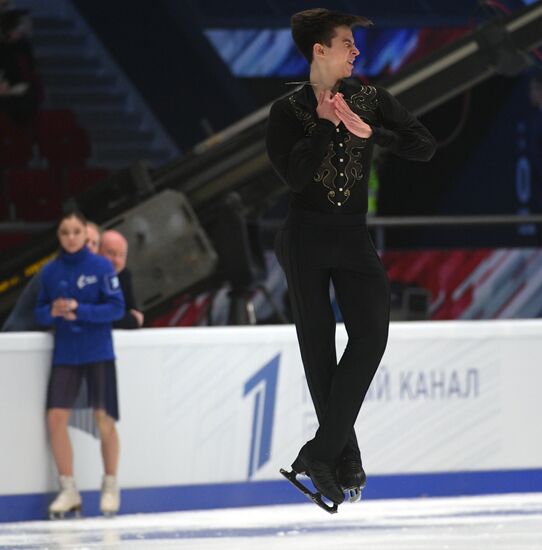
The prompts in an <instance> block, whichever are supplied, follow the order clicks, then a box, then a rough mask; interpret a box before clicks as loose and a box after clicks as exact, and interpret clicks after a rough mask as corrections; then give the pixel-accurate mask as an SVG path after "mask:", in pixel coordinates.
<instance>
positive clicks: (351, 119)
mask: <svg viewBox="0 0 542 550" xmlns="http://www.w3.org/2000/svg"><path fill="white" fill-rule="evenodd" d="M333 99H334V103H335V113H336V114H337V116H338V117H339V119H340V120H341V122H342V123H343V124H344V125H345V126H346V129H347V130H348V131H349V132H351V133H352V134H354V135H356V136H358V137H360V138H363V139H368V138H370V137H371V136H372V135H373V129H372V128H371V127H370V126H369V125H368V124H367V123H366V122H364V121H363V120H362V119H361V118H360V117H359V115H357V114H356V113H354V112H353V111H352V110H351V109H350V107H349V106H348V103H346V101H345V100H344V98H343V97H342V94H336V95H335V97H334V98H333Z"/></svg>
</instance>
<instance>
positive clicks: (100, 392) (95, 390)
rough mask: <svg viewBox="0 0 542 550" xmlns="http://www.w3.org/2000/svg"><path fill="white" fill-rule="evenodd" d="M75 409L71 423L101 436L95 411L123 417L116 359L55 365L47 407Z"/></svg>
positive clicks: (115, 417)
mask: <svg viewBox="0 0 542 550" xmlns="http://www.w3.org/2000/svg"><path fill="white" fill-rule="evenodd" d="M54 408H59V409H71V411H72V413H71V415H70V420H69V424H70V426H73V427H74V428H78V429H80V430H83V431H85V432H88V433H90V434H92V435H94V436H95V437H99V431H98V427H97V425H96V421H95V418H94V411H95V410H105V412H106V413H107V415H108V416H110V417H111V418H113V419H115V420H119V407H118V397H117V372H116V367H115V361H100V362H97V363H88V364H86V365H54V366H53V367H52V369H51V375H50V377H49V385H48V388H47V409H54Z"/></svg>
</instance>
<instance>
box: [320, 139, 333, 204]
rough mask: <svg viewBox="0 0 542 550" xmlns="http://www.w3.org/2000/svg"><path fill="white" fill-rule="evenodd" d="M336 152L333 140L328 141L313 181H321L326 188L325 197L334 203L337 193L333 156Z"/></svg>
mask: <svg viewBox="0 0 542 550" xmlns="http://www.w3.org/2000/svg"><path fill="white" fill-rule="evenodd" d="M336 156H337V155H336V153H335V151H334V150H333V142H332V141H330V142H329V144H328V146H327V153H326V156H325V157H324V160H323V161H322V163H321V164H320V166H319V168H318V170H317V171H316V174H315V175H314V181H315V182H316V183H321V184H322V185H323V186H324V187H325V188H326V189H328V193H327V198H328V200H329V201H330V202H331V203H333V204H335V200H334V199H335V196H336V194H337V192H336V188H335V179H336V178H337V173H338V172H337V169H336V168H335V166H333V162H332V160H333V157H336Z"/></svg>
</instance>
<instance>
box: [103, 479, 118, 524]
mask: <svg viewBox="0 0 542 550" xmlns="http://www.w3.org/2000/svg"><path fill="white" fill-rule="evenodd" d="M119 508H120V491H119V486H118V485H117V478H116V477H115V476H108V475H104V477H103V481H102V496H101V498H100V510H101V512H102V514H103V515H104V516H108V517H113V516H114V515H115V514H116V513H117V512H118V511H119Z"/></svg>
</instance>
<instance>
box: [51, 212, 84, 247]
mask: <svg viewBox="0 0 542 550" xmlns="http://www.w3.org/2000/svg"><path fill="white" fill-rule="evenodd" d="M58 240H59V241H60V246H61V247H62V248H63V249H64V250H65V251H66V252H69V253H73V252H77V251H79V250H81V249H82V248H83V247H84V246H85V244H86V242H87V226H86V224H84V223H83V222H81V220H79V219H77V218H76V217H71V218H65V219H63V220H62V222H61V224H60V225H59V226H58Z"/></svg>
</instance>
